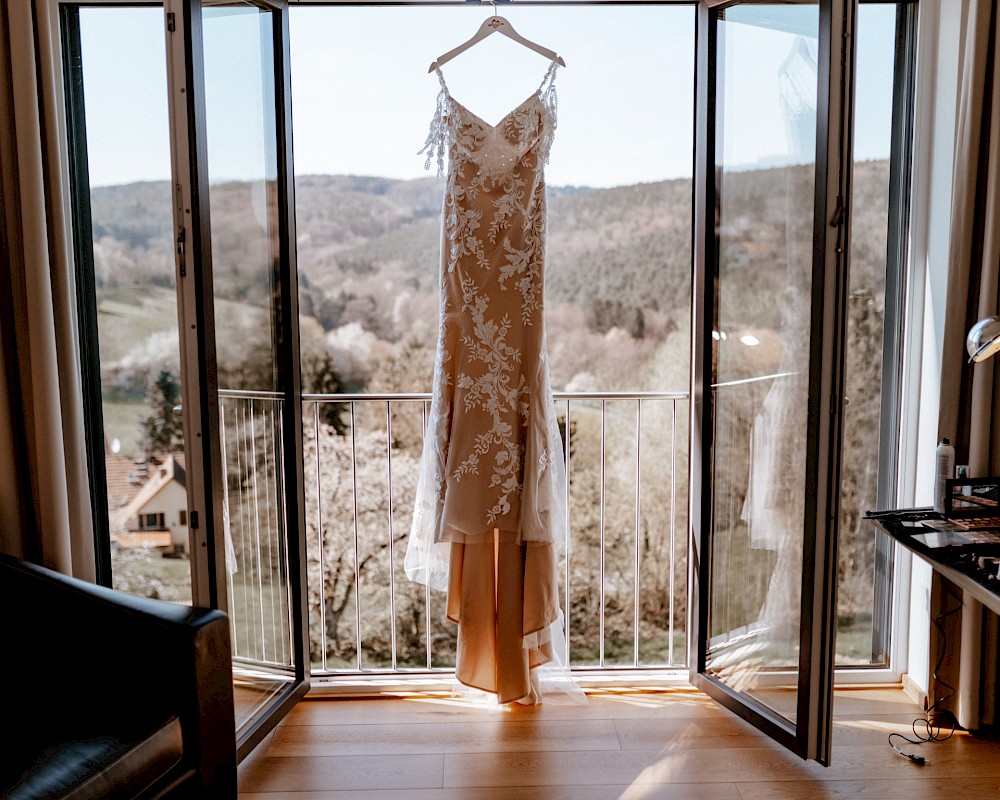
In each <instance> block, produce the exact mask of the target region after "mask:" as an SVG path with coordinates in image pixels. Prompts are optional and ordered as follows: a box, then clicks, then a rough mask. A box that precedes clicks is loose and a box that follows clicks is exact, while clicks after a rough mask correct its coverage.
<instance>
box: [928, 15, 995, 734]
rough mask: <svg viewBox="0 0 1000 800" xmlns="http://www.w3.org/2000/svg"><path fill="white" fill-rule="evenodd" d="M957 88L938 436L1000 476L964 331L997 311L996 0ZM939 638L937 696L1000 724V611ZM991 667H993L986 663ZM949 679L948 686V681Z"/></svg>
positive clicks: (940, 598) (972, 610) (972, 607)
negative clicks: (999, 677)
mask: <svg viewBox="0 0 1000 800" xmlns="http://www.w3.org/2000/svg"><path fill="white" fill-rule="evenodd" d="M967 8H968V17H967V19H966V21H965V31H964V32H965V39H964V48H963V55H962V63H961V71H960V76H961V85H960V87H959V97H960V101H959V111H958V119H957V120H956V123H957V136H956V147H955V161H954V170H953V183H954V190H953V194H952V228H951V244H950V253H949V256H950V258H949V265H948V298H947V307H946V308H947V310H946V317H945V332H944V348H943V361H942V365H941V403H940V416H939V421H938V434H939V438H941V437H945V436H947V437H948V438H950V439H951V440H952V441H953V442H954V443H955V445H956V455H957V459H958V463H968V464H969V470H970V475H972V476H986V475H1000V410H998V401H1000V386H998V377H1000V369H997V366H998V363H997V359H991V360H989V361H986V362H983V363H981V364H976V365H970V364H968V363H967V357H966V351H965V337H966V333H967V332H968V330H969V328H970V327H972V325H973V324H974V323H975V322H976V321H977V320H979V319H981V318H982V317H985V316H989V315H992V314H996V313H998V310H1000V297H998V277H997V273H998V269H1000V69H998V65H997V33H998V25H997V19H998V13H997V9H996V5H995V0H969V3H968V7H967ZM956 593H957V594H959V595H960V592H958V590H956V589H955V588H954V587H952V586H948V585H946V584H945V583H944V581H943V580H942V579H940V578H939V577H937V576H936V577H935V583H934V586H933V589H932V599H931V608H932V611H931V614H932V620H933V619H934V618H935V617H938V616H940V615H941V614H943V613H944V612H946V611H950V610H952V609H953V608H955V607H956V606H957V598H956V597H955V594H956ZM942 623H943V625H944V635H943V636H942V635H941V634H940V633H939V632H938V631H937V630H936V629H935V630H932V635H931V666H932V668H933V667H934V665H935V664H936V663H937V661H938V659H939V657H941V654H942V653H944V659H945V660H944V663H943V665H942V668H941V669H940V670H939V672H938V675H937V678H936V679H935V678H934V677H933V676H932V684H931V694H932V696H933V698H934V699H940V698H944V697H947V696H949V695H950V694H951V688H949V686H948V685H950V687H952V688H954V690H955V695H954V696H953V697H951V699H950V700H949V701H947V703H946V704H945V707H946V708H948V709H949V710H951V711H953V712H954V713H956V715H957V716H958V719H959V722H960V724H961V725H962V726H963V727H965V728H969V729H975V728H978V727H981V726H982V725H984V724H992V723H993V722H995V720H996V704H997V703H996V682H997V681H996V665H997V617H996V615H995V614H992V613H990V612H988V611H984V609H983V607H982V606H981V605H980V604H979V603H978V602H977V601H976V600H974V599H973V598H971V597H964V598H962V603H961V611H960V612H959V613H955V614H950V615H949V616H947V617H946V618H945V619H943V620H942ZM986 667H988V668H986ZM946 684H948V685H946Z"/></svg>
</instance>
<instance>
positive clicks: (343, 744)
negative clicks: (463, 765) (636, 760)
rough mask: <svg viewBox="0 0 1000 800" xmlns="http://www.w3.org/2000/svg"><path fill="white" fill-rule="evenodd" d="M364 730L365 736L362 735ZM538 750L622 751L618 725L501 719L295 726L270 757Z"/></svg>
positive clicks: (279, 735)
mask: <svg viewBox="0 0 1000 800" xmlns="http://www.w3.org/2000/svg"><path fill="white" fill-rule="evenodd" d="M359 730H360V731H361V732H363V735H362V736H359V735H358V733H359ZM526 748H530V749H533V750H618V749H620V747H619V742H618V735H617V733H616V732H615V723H614V720H610V719H585V720H576V721H574V720H543V719H537V718H536V719H517V718H514V719H509V718H507V719H504V718H497V719H493V720H490V721H486V722H435V723H410V724H407V725H398V724H391V725H381V724H371V725H365V726H364V727H363V728H362V727H361V726H358V725H311V726H308V727H305V726H302V725H298V726H295V725H290V726H286V727H283V728H279V729H278V730H277V731H276V732H275V737H274V740H273V741H272V742H271V746H270V750H269V755H271V756H276V757H277V756H286V757H292V756H294V757H298V756H330V755H378V754H383V755H392V754H398V753H407V754H421V753H447V752H462V753H490V752H509V751H519V750H524V749H526Z"/></svg>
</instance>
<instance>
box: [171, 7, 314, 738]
mask: <svg viewBox="0 0 1000 800" xmlns="http://www.w3.org/2000/svg"><path fill="white" fill-rule="evenodd" d="M167 14H168V17H167V19H168V30H169V29H172V30H173V31H174V32H175V33H176V32H183V36H181V37H179V38H177V40H176V41H174V42H173V44H174V46H173V48H172V50H171V61H172V69H171V75H172V79H173V85H172V95H173V98H174V101H175V104H177V105H178V106H181V105H182V106H183V114H178V115H177V120H178V128H183V130H180V129H178V130H175V137H174V139H175V148H176V158H175V162H176V163H177V164H182V165H186V166H185V168H184V169H183V170H182V171H181V172H182V173H183V174H180V175H179V180H178V182H177V197H176V198H175V200H176V202H177V206H176V209H175V212H176V216H177V219H178V223H177V228H178V237H177V238H178V253H179V256H180V257H182V258H183V260H184V264H185V267H184V269H183V270H181V274H182V276H183V277H184V278H185V280H186V282H185V286H184V289H183V291H182V306H183V312H182V319H183V320H184V326H183V327H184V332H185V337H184V349H185V365H186V368H187V372H188V374H187V376H186V378H187V379H186V381H185V384H184V385H185V388H186V389H189V391H187V392H186V394H185V403H184V406H185V417H186V423H187V426H186V430H187V432H188V435H189V437H190V438H191V439H193V440H195V442H196V443H197V444H201V445H202V446H201V449H200V458H199V459H197V464H198V470H199V472H198V475H197V476H193V480H192V483H193V484H194V486H195V489H196V491H200V501H201V502H202V503H203V513H202V517H203V520H204V525H203V526H201V527H200V528H199V530H201V531H202V534H201V540H200V542H199V544H200V547H197V548H196V556H197V558H196V561H197V563H198V569H196V570H194V572H195V576H196V577H195V588H196V602H200V601H203V602H207V603H210V604H212V605H215V606H217V607H219V608H222V609H224V610H225V611H226V612H227V613H228V614H229V618H230V623H231V632H232V651H233V680H234V689H235V703H236V724H237V739H238V746H239V752H240V755H241V756H242V755H245V754H246V753H247V752H249V750H250V749H252V748H253V746H254V745H255V744H256V743H257V742H259V741H260V740H261V739H262V738H263V736H264V735H266V733H267V732H268V731H269V730H270V728H271V727H273V724H274V723H275V722H276V721H277V720H278V719H279V718H280V717H281V716H282V715H283V714H284V713H285V712H286V711H287V710H288V709H289V708H290V707H291V706H292V705H293V704H294V702H295V701H296V700H297V699H298V698H299V697H301V695H302V694H304V693H305V691H306V689H307V688H308V659H307V648H306V638H305V632H304V620H305V618H306V614H305V574H304V572H305V571H304V565H305V545H304V535H303V520H302V517H301V509H302V508H303V507H304V503H303V499H302V426H301V389H300V377H299V353H298V325H297V319H298V308H297V302H296V300H297V286H296V267H295V247H294V242H295V236H294V224H293V219H294V217H293V193H292V170H291V126H290V110H289V107H288V102H289V88H288V87H289V82H288V11H287V6H285V4H284V3H283V2H252V3H251V2H240V1H239V0H226V2H214V1H213V2H209V0H205V2H200V3H199V2H197V0H183V2H175V3H171V4H168V6H167ZM192 460H194V459H192Z"/></svg>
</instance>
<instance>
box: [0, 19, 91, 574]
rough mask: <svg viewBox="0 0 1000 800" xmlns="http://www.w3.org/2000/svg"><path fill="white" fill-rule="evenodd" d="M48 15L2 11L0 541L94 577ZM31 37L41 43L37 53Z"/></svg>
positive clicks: (21, 552)
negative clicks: (10, 506) (11, 442)
mask: <svg viewBox="0 0 1000 800" xmlns="http://www.w3.org/2000/svg"><path fill="white" fill-rule="evenodd" d="M50 14H51V7H50V5H49V4H46V3H41V2H39V3H38V4H37V6H36V5H35V4H33V3H32V0H7V2H5V3H2V4H0V72H2V77H0V145H2V147H0V201H2V212H0V213H2V224H3V231H4V240H5V244H6V247H5V248H4V249H5V250H6V251H7V252H6V253H5V256H6V260H7V262H8V263H7V264H6V265H4V267H5V269H4V272H5V274H4V277H3V280H4V281H5V292H4V293H0V294H2V295H4V296H6V297H7V298H8V303H9V306H10V309H9V312H10V313H11V314H12V316H13V320H12V322H13V324H9V325H5V326H4V327H3V328H2V329H0V330H2V331H5V333H3V338H4V341H3V342H2V347H3V352H4V358H3V362H4V363H3V368H4V370H5V374H4V378H3V381H2V383H0V390H2V391H3V393H4V399H3V402H0V444H2V443H3V437H5V436H6V437H8V438H14V437H20V441H21V443H22V446H21V447H20V448H19V447H17V446H11V447H0V497H2V498H6V497H9V496H14V497H19V498H20V501H21V502H20V504H19V508H18V509H17V510H16V511H14V512H9V511H5V513H4V516H3V517H0V524H2V525H3V529H2V533H3V536H2V538H0V545H2V546H3V548H4V550H5V551H7V552H11V553H13V554H15V555H19V556H24V557H28V558H32V559H33V560H37V561H40V562H41V563H43V564H45V565H46V566H49V567H52V568H53V569H57V570H59V571H61V572H64V573H66V574H72V575H76V576H78V577H82V578H85V579H90V580H92V579H93V578H94V563H95V559H94V539H93V524H92V522H91V514H90V501H89V477H88V475H87V471H86V466H85V464H86V453H85V449H84V447H83V441H84V439H83V428H82V419H83V414H82V399H81V393H80V386H79V379H78V376H79V374H80V373H79V368H78V358H77V348H76V339H75V330H76V321H75V302H74V296H75V295H74V287H73V282H72V274H73V273H72V269H71V267H70V258H69V249H68V248H69V244H68V243H69V237H68V236H67V231H66V226H65V214H64V208H65V198H66V196H67V195H66V193H65V192H64V188H65V166H64V160H65V159H64V158H63V157H62V156H61V155H60V149H64V148H61V147H60V140H59V137H60V136H61V135H62V128H61V125H60V122H59V119H58V115H57V114H56V113H55V112H56V110H57V108H58V102H59V101H58V94H57V92H56V80H57V76H58V70H57V69H55V68H54V65H53V63H52V62H51V61H50V60H48V59H47V58H42V59H39V58H38V51H39V50H41V52H42V53H46V54H47V53H48V51H49V50H50V49H51V48H52V46H53V45H50V44H49V43H50V42H53V41H58V40H57V39H56V40H53V39H51V38H50V36H49V33H50V31H49V26H50V24H51V17H50ZM36 42H42V43H45V44H44V46H42V47H40V48H36ZM39 76H40V80H41V87H40V86H39ZM40 88H41V90H42V91H41V92H40V91H39V89H40ZM39 97H41V98H43V99H42V101H41V107H40V101H39ZM11 339H13V341H11ZM5 505H6V504H5Z"/></svg>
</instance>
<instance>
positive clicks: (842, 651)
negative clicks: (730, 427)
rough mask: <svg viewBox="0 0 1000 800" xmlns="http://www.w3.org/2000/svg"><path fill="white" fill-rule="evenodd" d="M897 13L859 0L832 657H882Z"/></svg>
mask: <svg viewBox="0 0 1000 800" xmlns="http://www.w3.org/2000/svg"><path fill="white" fill-rule="evenodd" d="M896 14H897V6H896V4H895V3H885V4H863V5H861V6H860V8H859V11H858V35H857V42H858V44H857V76H856V78H857V79H856V81H855V85H856V87H857V95H856V101H855V102H856V108H855V129H854V137H855V145H854V208H853V215H852V219H851V276H850V286H849V296H848V316H847V337H848V339H847V341H848V344H847V374H846V378H847V382H846V394H847V399H848V401H849V402H848V405H847V407H846V409H845V413H844V440H843V441H844V447H843V456H842V457H843V462H842V473H841V501H840V502H841V509H840V512H841V514H840V558H839V562H840V569H839V576H838V577H839V601H838V606H839V607H838V626H837V627H838V630H837V666H850V665H854V666H870V665H886V664H887V663H888V662H887V653H886V648H887V645H888V636H887V630H888V625H887V623H888V620H887V619H886V618H885V617H886V616H887V615H888V613H889V606H888V597H889V586H888V581H889V573H890V569H889V559H890V558H891V550H888V551H887V552H881V551H880V550H877V548H876V543H877V538H876V537H878V536H880V534H878V533H877V531H876V529H875V526H874V525H872V524H871V523H866V522H865V521H864V515H865V512H866V511H868V510H871V509H874V508H877V507H878V504H877V502H878V498H877V490H878V478H879V470H880V468H881V469H885V468H886V466H887V465H880V464H879V418H880V414H881V403H882V392H881V386H882V343H883V335H884V328H885V322H886V313H885V312H886V309H885V297H886V269H887V266H888V264H887V262H886V258H887V252H888V249H887V241H886V236H887V233H888V224H889V155H890V153H889V151H890V148H891V144H892V112H893V101H894V98H893V74H894V61H895V57H896V48H895V46H894V43H895V35H896Z"/></svg>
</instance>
